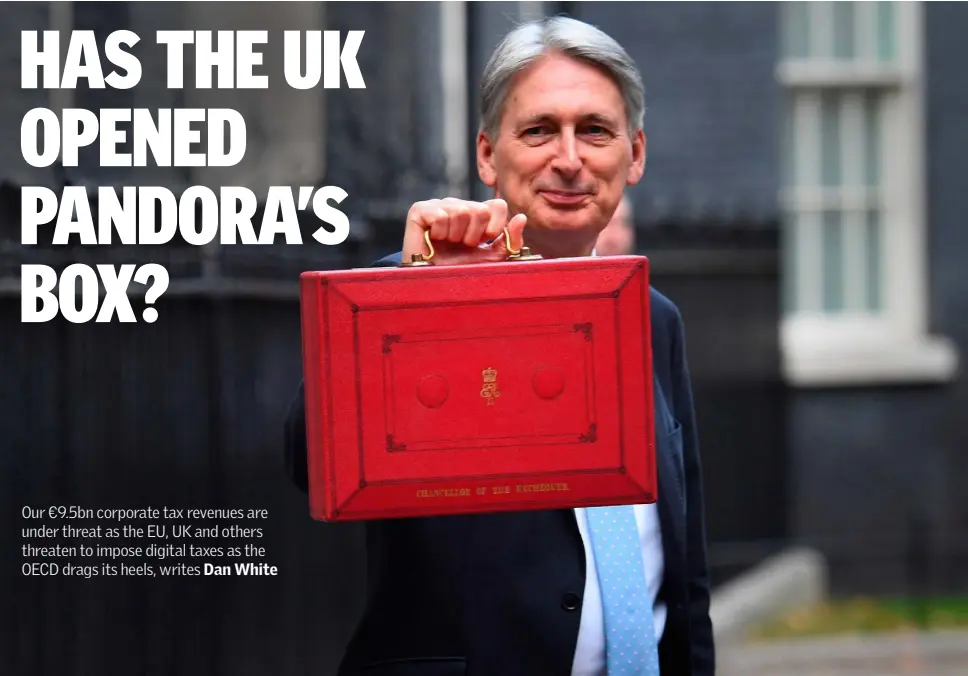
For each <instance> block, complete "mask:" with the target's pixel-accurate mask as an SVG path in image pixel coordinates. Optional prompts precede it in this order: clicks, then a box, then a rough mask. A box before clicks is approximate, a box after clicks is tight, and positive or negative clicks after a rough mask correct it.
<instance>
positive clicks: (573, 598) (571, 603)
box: [561, 592, 581, 610]
mask: <svg viewBox="0 0 968 676" xmlns="http://www.w3.org/2000/svg"><path fill="white" fill-rule="evenodd" d="M579 604H581V597H580V596H578V594H576V593H575V592H568V593H567V594H565V595H564V596H562V597H561V607H562V608H564V609H565V610H576V609H577V608H578V606H579Z"/></svg>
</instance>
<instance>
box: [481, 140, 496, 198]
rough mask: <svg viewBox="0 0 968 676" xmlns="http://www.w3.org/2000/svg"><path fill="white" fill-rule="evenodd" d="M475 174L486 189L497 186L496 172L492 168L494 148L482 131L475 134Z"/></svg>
mask: <svg viewBox="0 0 968 676" xmlns="http://www.w3.org/2000/svg"><path fill="white" fill-rule="evenodd" d="M477 173H478V175H479V176H480V177H481V181H482V182H483V183H484V185H486V186H487V187H488V188H494V187H495V186H496V185H497V170H496V169H495V168H494V146H493V145H492V144H491V140H490V139H489V138H488V137H487V134H485V133H484V132H483V131H480V132H478V134H477Z"/></svg>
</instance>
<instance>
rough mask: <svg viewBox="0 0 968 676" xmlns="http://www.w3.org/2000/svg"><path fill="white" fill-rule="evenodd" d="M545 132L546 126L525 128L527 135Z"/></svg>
mask: <svg viewBox="0 0 968 676" xmlns="http://www.w3.org/2000/svg"><path fill="white" fill-rule="evenodd" d="M543 133H545V128H544V127H528V128H527V129H525V130H524V135H525V136H538V135H539V134H543Z"/></svg>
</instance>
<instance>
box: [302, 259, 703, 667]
mask: <svg viewBox="0 0 968 676" xmlns="http://www.w3.org/2000/svg"><path fill="white" fill-rule="evenodd" d="M399 260H400V258H399V254H396V255H394V256H390V257H387V258H384V259H382V260H381V261H378V262H377V263H376V265H377V266H387V265H396V264H397V263H398V262H399ZM651 315H652V340H653V361H654V368H653V370H654V372H655V383H654V390H655V398H656V437H657V441H658V443H657V444H656V447H657V454H658V457H657V467H658V479H659V500H658V510H659V518H660V522H661V528H662V544H663V548H664V551H665V579H664V582H663V585H662V588H661V591H660V599H661V600H662V601H664V602H665V603H666V604H667V607H668V619H667V621H666V627H665V632H664V634H663V637H662V640H661V642H660V647H659V651H660V662H661V670H662V674H663V676H711V675H712V674H713V673H714V662H715V657H714V648H713V635H712V625H711V622H710V618H709V575H708V569H707V563H706V543H705V525H704V516H703V509H704V508H703V491H702V479H701V471H700V462H699V446H698V439H697V435H696V422H695V415H694V412H693V401H692V390H691V386H690V380H689V371H688V367H687V364H686V354H685V342H684V337H683V324H682V318H681V316H680V314H679V311H678V309H677V308H676V306H675V305H674V304H673V303H672V302H671V301H669V300H668V299H667V298H666V297H664V296H663V295H661V294H660V293H658V292H657V291H655V290H653V291H652V292H651ZM285 458H286V467H287V469H288V472H289V475H290V477H291V478H292V480H293V481H294V482H295V484H296V485H297V486H298V487H299V488H301V489H302V490H303V491H306V490H307V483H306V428H305V407H304V401H303V388H302V385H300V387H299V391H298V393H297V395H296V397H295V399H294V400H293V402H292V405H291V408H290V412H289V417H288V420H287V423H286V441H285ZM366 531H367V548H368V593H367V602H366V610H365V612H364V615H363V617H362V619H361V621H360V624H359V626H358V627H357V630H356V632H355V634H354V636H353V638H352V640H351V641H350V644H349V646H348V648H347V651H346V655H345V657H344V659H343V663H342V665H341V668H340V672H339V675H340V676H569V675H570V673H571V665H572V660H573V658H574V655H575V648H576V642H577V638H578V625H579V619H580V616H581V602H582V593H583V591H584V588H585V557H584V550H583V545H582V540H581V535H580V534H579V532H578V526H577V523H576V521H575V513H574V511H573V510H570V509H568V510H555V511H531V512H514V513H498V514H485V515H467V516H465V515H460V516H446V517H432V518H411V519H389V520H383V521H372V522H368V523H367V524H366Z"/></svg>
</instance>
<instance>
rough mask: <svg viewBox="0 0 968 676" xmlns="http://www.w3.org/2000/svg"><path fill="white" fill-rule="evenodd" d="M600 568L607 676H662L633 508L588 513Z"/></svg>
mask: <svg viewBox="0 0 968 676" xmlns="http://www.w3.org/2000/svg"><path fill="white" fill-rule="evenodd" d="M585 514H586V517H587V519H588V529H589V534H590V535H591V541H592V551H593V552H594V554H595V565H596V567H597V568H598V582H599V586H600V588H601V592H602V611H603V613H602V614H603V616H604V619H605V656H606V664H607V665H608V670H607V671H608V676H658V674H659V655H658V648H657V646H656V640H655V624H654V621H655V620H654V616H653V611H652V602H651V600H650V599H649V590H648V587H647V585H646V580H645V567H644V565H643V562H642V543H641V541H640V540H639V533H638V529H637V528H636V526H635V512H634V511H633V508H632V506H631V505H619V506H615V507H590V508H588V509H586V510H585Z"/></svg>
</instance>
